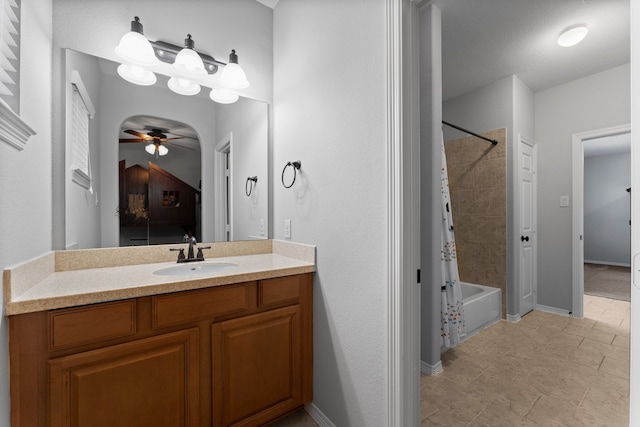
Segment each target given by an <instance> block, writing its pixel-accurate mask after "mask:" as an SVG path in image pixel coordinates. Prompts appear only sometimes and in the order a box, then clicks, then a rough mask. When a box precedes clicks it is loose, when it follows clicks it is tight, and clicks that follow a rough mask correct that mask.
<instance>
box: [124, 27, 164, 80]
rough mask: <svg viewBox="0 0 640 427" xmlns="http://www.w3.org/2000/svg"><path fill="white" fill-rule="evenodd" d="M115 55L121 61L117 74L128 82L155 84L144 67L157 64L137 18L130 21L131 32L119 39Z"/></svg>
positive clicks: (150, 74) (154, 76) (153, 75)
mask: <svg viewBox="0 0 640 427" xmlns="http://www.w3.org/2000/svg"><path fill="white" fill-rule="evenodd" d="M115 50H116V54H117V55H118V56H119V57H120V58H121V59H122V60H123V63H122V64H120V66H118V74H119V75H120V77H122V78H123V79H125V80H127V81H128V82H131V83H134V84H137V85H142V86H151V85H153V84H155V83H156V75H155V74H153V73H152V72H151V71H149V70H147V69H145V67H151V66H154V65H156V64H158V63H159V61H158V58H157V57H156V56H155V53H154V51H153V47H152V46H151V43H149V41H148V40H147V39H146V38H145V36H144V35H143V32H142V23H140V18H138V17H137V16H136V17H135V18H134V20H133V21H131V31H129V32H128V33H126V34H125V35H124V36H122V38H121V39H120V43H119V44H118V46H116V49H115Z"/></svg>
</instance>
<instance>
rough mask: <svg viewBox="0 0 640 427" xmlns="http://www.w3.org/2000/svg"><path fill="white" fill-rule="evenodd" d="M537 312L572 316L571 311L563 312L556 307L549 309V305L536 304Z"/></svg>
mask: <svg viewBox="0 0 640 427" xmlns="http://www.w3.org/2000/svg"><path fill="white" fill-rule="evenodd" d="M536 310H540V311H545V312H547V313H552V314H559V315H561V316H567V317H569V316H571V312H570V311H569V310H562V309H560V308H556V307H549V306H548V305H540V304H536Z"/></svg>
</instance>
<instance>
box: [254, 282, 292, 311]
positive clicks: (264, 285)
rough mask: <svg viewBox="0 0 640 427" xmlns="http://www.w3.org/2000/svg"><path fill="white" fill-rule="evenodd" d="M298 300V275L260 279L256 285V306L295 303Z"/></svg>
mask: <svg viewBox="0 0 640 427" xmlns="http://www.w3.org/2000/svg"><path fill="white" fill-rule="evenodd" d="M299 300H300V276H290V277H279V278H277V279H267V280H261V281H260V283H259V285H258V306H259V307H265V306H267V307H268V306H272V305H279V304H285V303H296V302H298V301H299Z"/></svg>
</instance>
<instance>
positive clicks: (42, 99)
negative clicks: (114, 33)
mask: <svg viewBox="0 0 640 427" xmlns="http://www.w3.org/2000/svg"><path fill="white" fill-rule="evenodd" d="M21 30H22V42H21V44H22V46H21V85H20V92H21V93H20V104H21V106H20V115H21V117H22V119H23V120H25V122H26V123H27V124H28V125H29V126H30V127H31V128H33V129H34V130H35V131H36V132H37V135H35V136H32V137H31V138H30V139H29V141H28V142H27V146H26V147H25V149H24V150H23V151H18V150H16V149H14V148H12V147H10V146H8V145H6V144H4V143H0V194H2V196H1V198H0V236H2V239H0V268H2V269H4V268H5V267H9V266H11V265H14V264H16V263H19V262H22V261H25V260H28V259H31V258H33V257H36V256H38V255H41V254H43V253H45V252H47V251H49V250H50V249H51V192H52V189H51V113H52V112H51V102H50V100H51V79H50V78H49V76H50V75H51V45H52V25H51V0H29V1H23V2H22V25H21ZM0 302H1V303H2V307H3V316H2V317H0V426H1V427H9V372H8V368H9V361H8V355H9V353H8V342H7V341H8V337H7V335H8V334H7V332H8V331H7V318H6V317H5V316H4V300H3V297H2V296H0Z"/></svg>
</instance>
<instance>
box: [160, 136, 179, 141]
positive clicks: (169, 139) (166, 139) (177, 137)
mask: <svg viewBox="0 0 640 427" xmlns="http://www.w3.org/2000/svg"><path fill="white" fill-rule="evenodd" d="M172 139H184V138H183V137H181V136H176V137H175V138H164V139H163V141H171V140H172Z"/></svg>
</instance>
